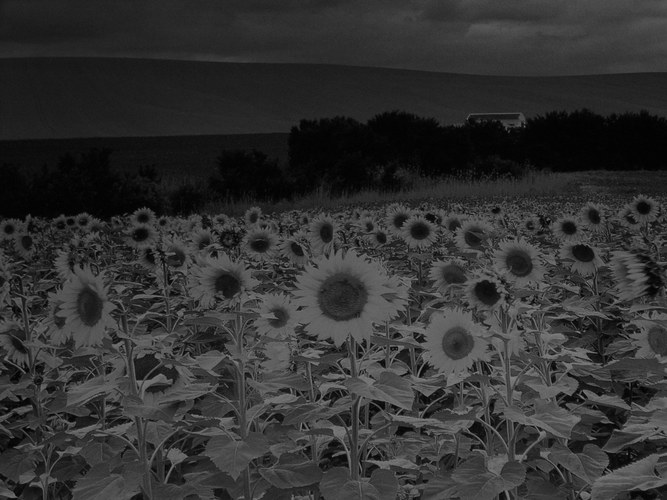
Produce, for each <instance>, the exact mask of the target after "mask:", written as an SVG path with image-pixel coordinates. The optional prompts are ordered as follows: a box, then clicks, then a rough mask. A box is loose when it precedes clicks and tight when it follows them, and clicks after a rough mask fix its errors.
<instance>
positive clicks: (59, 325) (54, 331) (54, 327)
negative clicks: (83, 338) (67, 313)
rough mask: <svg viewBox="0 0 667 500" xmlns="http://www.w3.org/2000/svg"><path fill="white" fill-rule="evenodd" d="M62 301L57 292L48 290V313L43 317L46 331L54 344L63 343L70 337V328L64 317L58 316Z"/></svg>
mask: <svg viewBox="0 0 667 500" xmlns="http://www.w3.org/2000/svg"><path fill="white" fill-rule="evenodd" d="M62 304H63V301H62V300H61V299H60V298H59V296H58V294H57V293H53V292H49V314H48V315H47V316H46V317H45V318H44V325H45V326H46V331H47V332H48V335H49V337H50V339H51V342H52V343H53V344H55V345H59V344H64V343H65V342H67V340H68V339H70V338H71V337H72V330H71V329H70V328H69V327H68V326H67V321H66V320H65V318H63V317H62V316H60V311H61V309H62Z"/></svg>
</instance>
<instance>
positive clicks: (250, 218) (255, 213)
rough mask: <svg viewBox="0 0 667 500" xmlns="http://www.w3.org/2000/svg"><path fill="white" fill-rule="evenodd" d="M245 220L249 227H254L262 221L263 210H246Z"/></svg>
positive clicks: (252, 208) (257, 208)
mask: <svg viewBox="0 0 667 500" xmlns="http://www.w3.org/2000/svg"><path fill="white" fill-rule="evenodd" d="M243 218H244V219H245V223H246V225H247V226H254V225H255V224H257V223H258V222H259V221H260V220H261V219H262V209H261V208H259V207H250V208H249V209H248V210H246V212H245V215H244V217H243Z"/></svg>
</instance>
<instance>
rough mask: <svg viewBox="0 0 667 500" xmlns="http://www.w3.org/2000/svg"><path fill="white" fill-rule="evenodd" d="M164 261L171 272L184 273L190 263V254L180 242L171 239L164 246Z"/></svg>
mask: <svg viewBox="0 0 667 500" xmlns="http://www.w3.org/2000/svg"><path fill="white" fill-rule="evenodd" d="M163 248H164V261H165V263H166V264H167V265H168V266H169V268H170V269H171V270H172V271H181V272H184V271H185V270H186V269H187V267H188V264H189V263H190V252H189V251H188V247H187V246H186V245H185V243H183V242H182V241H181V240H178V239H171V240H168V241H166V242H165V245H164V247H163Z"/></svg>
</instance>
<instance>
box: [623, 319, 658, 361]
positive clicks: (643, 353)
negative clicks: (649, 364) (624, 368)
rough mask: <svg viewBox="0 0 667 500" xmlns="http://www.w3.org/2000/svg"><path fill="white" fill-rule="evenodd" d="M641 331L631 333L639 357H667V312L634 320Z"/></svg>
mask: <svg viewBox="0 0 667 500" xmlns="http://www.w3.org/2000/svg"><path fill="white" fill-rule="evenodd" d="M634 323H636V324H637V325H638V326H639V329H640V331H639V332H638V333H635V334H631V335H630V338H631V339H632V344H633V346H634V347H637V353H636V354H635V356H636V357H637V358H658V359H663V358H664V359H667V314H664V313H656V314H653V315H652V316H650V317H644V318H642V319H641V320H636V321H634Z"/></svg>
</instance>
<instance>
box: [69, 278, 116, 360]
mask: <svg viewBox="0 0 667 500" xmlns="http://www.w3.org/2000/svg"><path fill="white" fill-rule="evenodd" d="M57 299H58V300H60V301H62V303H61V304H60V310H59V311H58V312H57V315H58V316H60V317H62V318H65V324H66V327H67V328H68V330H70V332H71V336H72V338H74V342H75V344H76V346H77V347H80V346H89V345H96V344H99V343H101V341H102V339H103V338H104V333H105V330H106V328H113V327H114V326H115V322H114V320H113V318H112V317H111V315H110V313H111V311H112V310H113V308H114V305H113V304H112V303H111V302H110V301H109V299H108V297H107V289H106V287H105V285H104V281H103V278H102V276H95V275H93V273H92V272H91V270H90V268H89V267H88V266H86V267H84V268H80V267H77V268H75V269H74V273H73V276H72V277H71V279H70V280H69V281H68V282H67V283H65V285H64V287H63V289H62V291H61V292H60V293H59V294H58V297H57Z"/></svg>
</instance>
